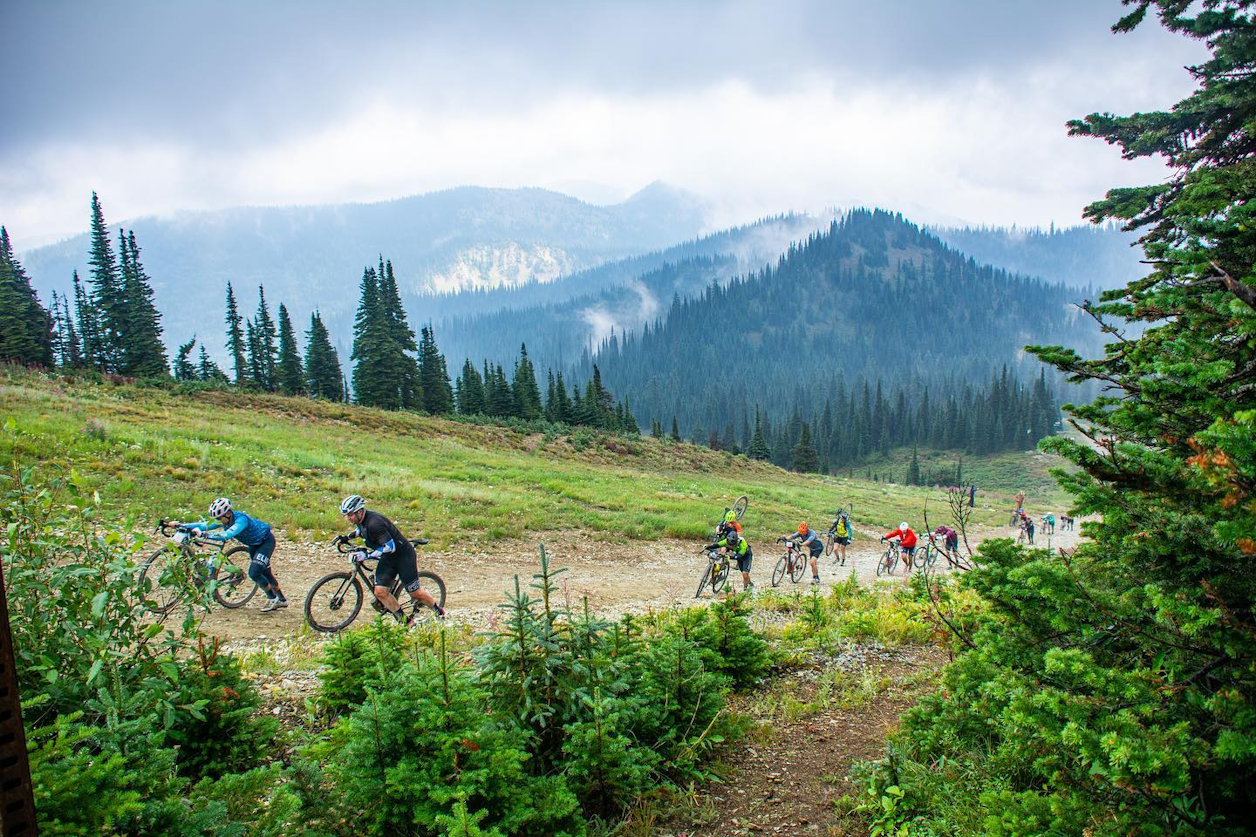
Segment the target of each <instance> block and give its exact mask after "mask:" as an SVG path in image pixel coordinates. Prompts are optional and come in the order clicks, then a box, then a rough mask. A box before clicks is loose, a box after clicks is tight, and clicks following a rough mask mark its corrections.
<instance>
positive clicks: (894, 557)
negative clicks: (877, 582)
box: [877, 538, 902, 576]
mask: <svg viewBox="0 0 1256 837" xmlns="http://www.w3.org/2000/svg"><path fill="white" fill-rule="evenodd" d="M882 540H885V539H884V538H882ZM885 543H886V547H885V554H884V555H882V556H881V557H880V558H878V559H877V575H878V576H883V575H894V568H895V567H897V566H898V562H899V558H900V556H901V555H902V547H900V546H899V545H898V543H897V542H896V541H885Z"/></svg>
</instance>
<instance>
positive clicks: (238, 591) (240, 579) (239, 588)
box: [210, 546, 257, 610]
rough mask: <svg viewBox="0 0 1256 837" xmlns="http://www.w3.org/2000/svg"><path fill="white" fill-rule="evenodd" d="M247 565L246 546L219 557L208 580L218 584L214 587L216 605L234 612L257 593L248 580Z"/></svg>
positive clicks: (254, 585)
mask: <svg viewBox="0 0 1256 837" xmlns="http://www.w3.org/2000/svg"><path fill="white" fill-rule="evenodd" d="M248 564H249V548H248V547H247V546H237V547H236V548H235V549H228V550H227V551H226V552H224V553H223V554H222V555H221V556H219V558H218V561H217V565H216V566H215V567H214V571H213V573H212V574H211V575H210V578H212V579H213V580H214V581H216V582H218V583H217V584H216V585H215V586H214V598H215V599H217V600H218V604H220V605H222V606H223V607H226V608H230V609H232V610H235V609H236V608H237V607H244V605H246V604H248V601H249V599H251V598H253V596H254V595H255V594H256V593H257V585H256V584H254V583H253V579H251V578H249V574H248Z"/></svg>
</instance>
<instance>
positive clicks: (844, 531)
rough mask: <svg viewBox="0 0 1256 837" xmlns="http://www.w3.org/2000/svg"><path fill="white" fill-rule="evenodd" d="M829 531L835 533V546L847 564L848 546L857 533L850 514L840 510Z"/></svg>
mask: <svg viewBox="0 0 1256 837" xmlns="http://www.w3.org/2000/svg"><path fill="white" fill-rule="evenodd" d="M829 531H830V532H832V533H833V546H834V548H835V549H837V551H838V554H839V555H841V562H842V566H843V567H844V566H846V547H848V546H850V539H851V537H852V536H853V535H854V534H855V529H854V527H853V526H851V524H850V515H848V514H847V513H846V512H845V510H842V511H838V513H837V518H836V519H835V520H834V521H833V525H832V526H830V527H829Z"/></svg>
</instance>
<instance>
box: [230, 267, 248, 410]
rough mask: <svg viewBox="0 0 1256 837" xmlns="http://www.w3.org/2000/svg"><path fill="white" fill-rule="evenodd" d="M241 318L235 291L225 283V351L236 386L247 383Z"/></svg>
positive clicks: (246, 365)
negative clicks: (229, 359)
mask: <svg viewBox="0 0 1256 837" xmlns="http://www.w3.org/2000/svg"><path fill="white" fill-rule="evenodd" d="M242 325H243V318H242V317H241V316H240V309H239V307H237V306H236V298H235V291H233V290H232V289H231V283H230V282H228V283H227V352H228V353H230V355H231V367H232V371H233V372H234V373H235V382H236V386H243V385H244V384H246V383H248V380H249V373H248V369H249V367H248V362H247V361H246V360H245V357H244V331H243V328H242Z"/></svg>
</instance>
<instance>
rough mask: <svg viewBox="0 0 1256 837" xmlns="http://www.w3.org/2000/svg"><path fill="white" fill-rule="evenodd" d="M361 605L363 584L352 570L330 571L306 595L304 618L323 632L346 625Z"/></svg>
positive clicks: (353, 617) (335, 629)
mask: <svg viewBox="0 0 1256 837" xmlns="http://www.w3.org/2000/svg"><path fill="white" fill-rule="evenodd" d="M361 609H362V584H361V582H359V581H358V580H357V579H356V578H354V577H353V574H352V573H347V572H338V573H329V574H328V575H325V576H323V577H322V578H320V579H319V580H318V581H316V582H314V586H313V587H311V588H310V592H309V593H307V594H306V596H305V621H307V622H309V623H310V627H311V628H313V629H314V630H316V631H322V632H323V633H332V632H334V631H339V630H343V629H344V628H347V627H348V626H349V623H350V622H352V621H353V620H354V619H356V618H357V616H358V611H360V610H361Z"/></svg>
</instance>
